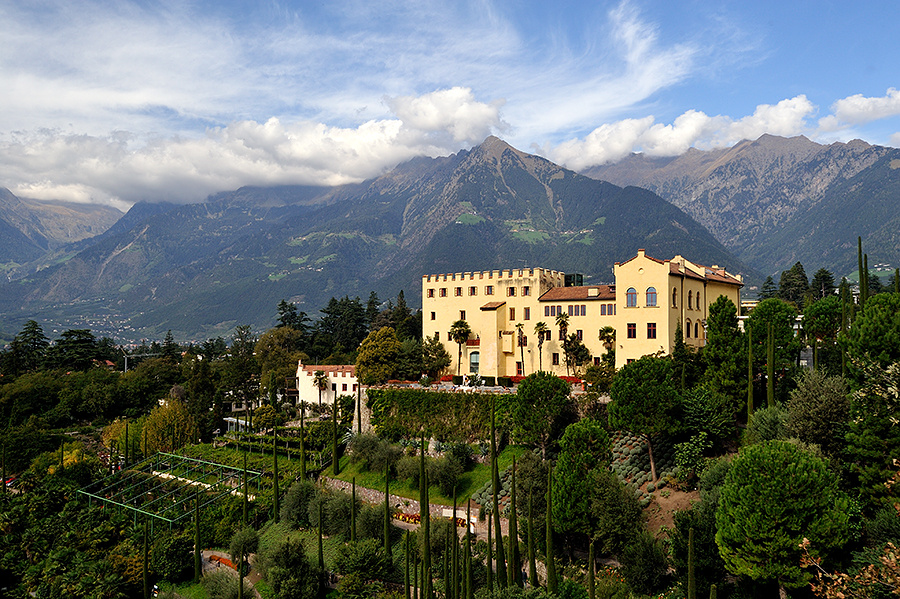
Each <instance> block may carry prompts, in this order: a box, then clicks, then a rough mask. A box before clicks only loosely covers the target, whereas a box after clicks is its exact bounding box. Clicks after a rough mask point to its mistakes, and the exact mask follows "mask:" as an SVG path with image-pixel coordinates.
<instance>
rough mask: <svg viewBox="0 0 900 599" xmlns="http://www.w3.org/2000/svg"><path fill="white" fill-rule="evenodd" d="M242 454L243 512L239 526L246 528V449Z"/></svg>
mask: <svg viewBox="0 0 900 599" xmlns="http://www.w3.org/2000/svg"><path fill="white" fill-rule="evenodd" d="M243 453H244V476H243V479H244V480H243V482H244V484H243V485H241V486H243V487H244V512H243V514H242V516H241V524H243V525H244V526H247V503H248V502H247V449H246V448H244V452H243Z"/></svg>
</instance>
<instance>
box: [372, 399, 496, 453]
mask: <svg viewBox="0 0 900 599" xmlns="http://www.w3.org/2000/svg"><path fill="white" fill-rule="evenodd" d="M367 395H368V398H369V400H368V404H367V405H368V406H369V409H370V410H371V411H372V425H373V426H374V427H375V429H376V430H377V431H378V434H379V435H380V436H382V437H384V438H387V439H392V440H395V441H396V440H399V439H401V438H404V437H405V438H415V437H418V436H419V435H421V433H422V430H423V428H424V431H425V436H426V437H433V438H434V439H436V440H438V441H440V442H442V443H447V442H460V443H473V442H476V441H479V440H482V439H486V438H487V437H488V436H489V434H490V428H489V427H490V408H491V395H490V394H486V393H478V392H474V391H428V390H425V389H402V388H401V389H397V388H382V389H368V390H367Z"/></svg>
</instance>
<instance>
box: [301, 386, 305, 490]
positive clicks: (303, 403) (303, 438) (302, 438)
mask: <svg viewBox="0 0 900 599" xmlns="http://www.w3.org/2000/svg"><path fill="white" fill-rule="evenodd" d="M305 416H306V402H304V401H301V402H300V480H306V439H305V437H306V427H305V426H304V424H303V421H304V419H305Z"/></svg>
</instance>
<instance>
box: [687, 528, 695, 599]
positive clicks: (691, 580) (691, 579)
mask: <svg viewBox="0 0 900 599" xmlns="http://www.w3.org/2000/svg"><path fill="white" fill-rule="evenodd" d="M687 599H697V579H696V577H695V576H694V527H693V526H692V527H691V528H690V530H688V588H687Z"/></svg>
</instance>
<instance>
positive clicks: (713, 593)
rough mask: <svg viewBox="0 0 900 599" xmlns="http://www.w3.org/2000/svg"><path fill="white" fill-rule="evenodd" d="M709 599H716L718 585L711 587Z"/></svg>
mask: <svg viewBox="0 0 900 599" xmlns="http://www.w3.org/2000/svg"><path fill="white" fill-rule="evenodd" d="M709 599H716V585H711V586H710V587H709Z"/></svg>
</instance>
